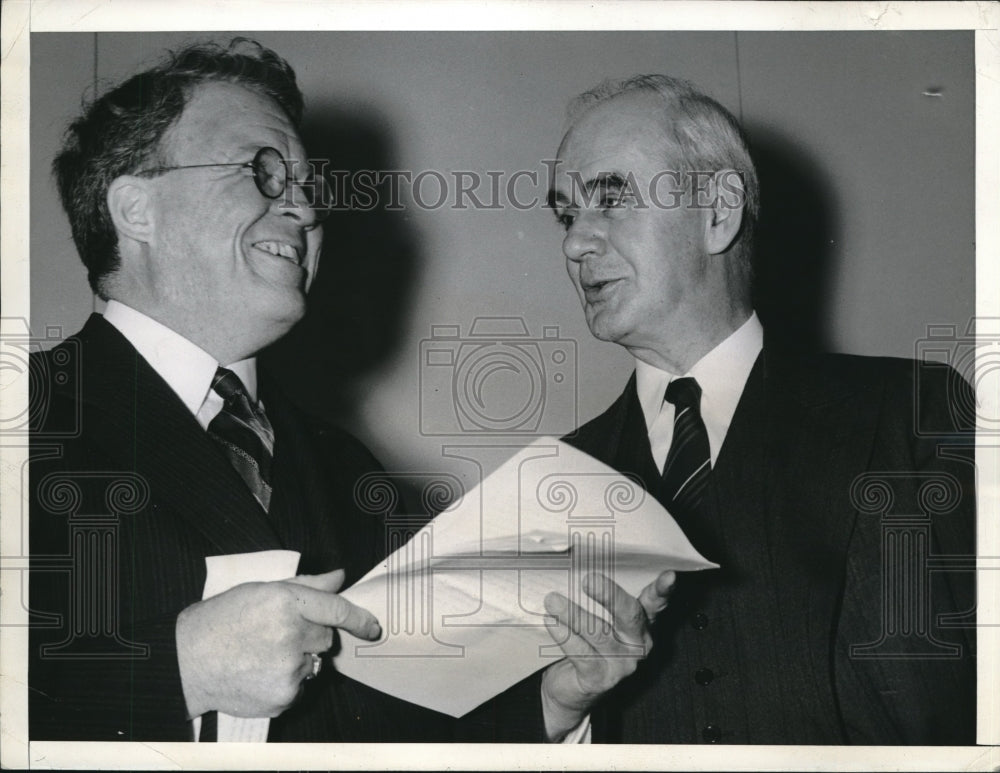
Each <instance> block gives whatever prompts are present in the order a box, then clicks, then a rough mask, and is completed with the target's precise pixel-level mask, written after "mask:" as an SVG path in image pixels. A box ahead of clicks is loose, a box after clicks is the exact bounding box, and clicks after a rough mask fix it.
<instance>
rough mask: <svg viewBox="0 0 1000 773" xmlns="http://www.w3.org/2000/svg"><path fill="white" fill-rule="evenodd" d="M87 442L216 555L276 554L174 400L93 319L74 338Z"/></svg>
mask: <svg viewBox="0 0 1000 773" xmlns="http://www.w3.org/2000/svg"><path fill="white" fill-rule="evenodd" d="M79 337H80V339H81V341H82V352H83V399H84V402H85V403H86V404H87V407H88V411H87V413H86V415H87V416H88V417H90V418H91V420H92V421H93V424H92V425H91V426H89V427H86V432H87V435H88V438H91V439H92V440H93V442H94V443H95V445H97V446H99V447H101V448H102V449H103V450H104V451H105V452H106V453H107V454H108V455H109V457H110V458H112V459H114V460H116V462H117V463H118V464H119V465H120V467H121V468H122V469H127V470H132V471H135V472H137V473H139V474H141V475H142V476H144V478H145V479H146V481H147V483H148V484H149V488H150V491H151V496H152V502H151V504H152V506H153V508H154V510H159V511H160V513H161V514H162V513H164V512H165V511H167V512H172V513H175V514H176V515H177V516H178V517H180V518H183V519H184V520H186V521H187V522H188V524H189V525H190V526H191V528H192V529H194V530H196V531H197V532H199V533H200V534H202V535H203V536H204V537H205V538H206V539H207V540H208V541H209V542H211V543H212V544H213V545H214V546H215V548H216V549H217V550H218V552H219V553H220V554H226V553H243V552H253V551H257V550H264V549H268V548H278V547H280V543H279V541H278V538H277V535H276V534H275V532H274V530H273V528H272V527H271V525H270V524H269V523H268V520H267V516H266V514H265V513H264V511H263V510H262V509H261V508H260V506H259V505H258V504H257V502H256V500H254V498H253V496H252V495H251V494H250V492H249V490H248V489H247V488H246V486H245V485H244V484H243V482H242V480H241V479H240V478H239V476H238V474H237V473H236V472H235V470H233V468H232V466H231V465H230V464H229V462H228V460H227V459H226V458H225V456H224V455H223V454H222V452H221V451H220V450H219V449H218V447H217V446H216V445H215V444H214V443H213V442H212V441H211V439H209V437H208V436H207V435H206V433H205V432H204V431H203V430H202V428H201V427H200V426H199V425H198V423H197V421H196V420H195V418H194V417H193V416H192V415H191V414H190V413H189V412H188V410H187V409H186V408H185V406H184V404H183V403H182V402H181V401H180V399H179V398H178V397H177V395H176V394H174V392H173V391H172V390H171V389H170V387H169V386H167V384H166V382H165V381H163V379H162V378H160V377H159V376H158V375H157V374H156V372H155V371H154V370H153V369H152V368H151V367H150V366H149V365H148V364H147V363H146V361H145V360H144V359H143V358H142V357H141V356H140V355H139V354H138V353H137V352H136V351H135V349H134V348H133V347H132V346H131V345H130V344H129V343H128V341H127V340H126V339H125V338H124V336H122V335H121V334H120V333H119V332H118V331H117V330H116V329H115V328H114V327H113V326H112V325H110V324H109V323H108V322H106V321H105V320H104V318H103V317H101V316H99V315H93V316H92V317H91V318H90V320H89V321H88V322H87V325H86V326H85V327H84V329H83V331H81V333H80V335H79Z"/></svg>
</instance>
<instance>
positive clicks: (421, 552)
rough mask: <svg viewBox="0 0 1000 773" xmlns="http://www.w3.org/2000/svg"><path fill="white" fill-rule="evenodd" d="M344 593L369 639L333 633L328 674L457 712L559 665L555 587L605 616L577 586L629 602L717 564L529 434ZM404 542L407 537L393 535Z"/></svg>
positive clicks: (613, 476) (646, 509) (635, 499)
mask: <svg viewBox="0 0 1000 773" xmlns="http://www.w3.org/2000/svg"><path fill="white" fill-rule="evenodd" d="M399 523H400V524H403V526H402V527H401V528H400V530H399V533H393V526H392V524H390V525H389V527H388V531H387V544H389V545H390V546H395V545H401V547H399V548H398V549H397V550H395V551H394V552H392V553H391V554H390V555H389V556H388V558H387V559H386V560H385V561H384V562H383V563H382V564H380V565H378V566H376V567H375V568H374V569H372V571H370V572H369V573H368V574H367V575H366V576H365V577H363V578H362V579H361V580H360V581H359V582H357V583H356V584H355V585H354V586H352V587H351V588H349V589H348V590H346V591H344V592H343V593H342V595H343V596H344V597H345V598H347V599H349V600H350V601H352V602H353V603H355V604H357V605H359V606H362V607H364V608H366V609H368V610H369V611H371V612H372V613H373V614H374V615H375V616H376V617H377V618H378V619H379V621H380V622H381V624H382V630H383V636H382V639H381V640H380V641H378V642H364V641H361V640H360V639H357V638H355V637H353V636H351V635H350V634H348V633H346V632H344V631H341V632H340V637H341V650H340V653H339V654H338V655H337V656H336V657H335V658H334V663H335V665H336V667H337V669H338V670H339V671H340V672H341V673H343V674H345V675H347V676H349V677H351V678H353V679H356V680H358V681H360V682H363V683H364V684H367V685H369V686H371V687H374V688H376V689H378V690H381V691H383V692H386V693H389V694H390V695H394V696H396V697H398V698H402V699H404V700H407V701H410V702H413V703H417V704H419V705H421V706H426V707H428V708H431V709H434V710H436V711H441V712H444V713H446V714H450V715H451V716H454V717H460V716H462V715H463V714H466V713H468V712H469V711H471V710H472V709H474V708H475V707H476V706H478V705H480V704H481V703H483V702H485V701H487V700H489V699H490V698H492V697H493V696H495V695H497V694H499V693H501V692H503V691H504V690H505V689H507V688H508V687H510V686H512V685H514V684H516V683H517V682H519V681H521V680H522V679H524V678H525V677H526V676H528V675H530V674H531V673H533V672H534V671H537V670H538V669H540V668H544V667H546V666H549V665H551V664H552V663H555V662H556V661H558V660H560V659H561V658H563V657H564V655H563V653H562V650H561V649H560V648H559V646H558V645H557V644H556V643H555V642H554V641H553V640H552V637H551V636H550V635H549V633H548V631H547V629H546V628H545V619H546V612H545V608H544V605H543V600H544V598H545V596H546V594H548V593H549V592H551V591H558V592H560V593H562V594H564V595H565V596H567V597H569V598H570V599H571V600H572V601H574V602H576V603H577V604H579V605H580V606H581V607H584V608H585V609H586V610H587V611H589V612H592V613H594V614H596V615H598V616H601V617H603V618H604V619H607V614H606V612H605V610H604V608H603V607H601V606H600V605H599V604H597V603H596V602H594V601H593V600H592V599H590V597H589V596H587V595H586V594H585V593H584V592H583V590H582V587H581V583H582V580H583V577H584V576H585V575H586V574H588V573H589V572H594V571H596V572H602V573H604V574H606V575H607V576H609V577H611V578H612V579H613V580H614V581H615V582H617V583H618V584H619V585H620V586H621V587H622V588H624V589H625V590H626V591H628V592H629V593H631V594H632V595H633V596H638V595H639V593H640V591H641V590H642V589H643V588H644V587H645V586H646V585H648V584H649V583H650V582H652V581H653V580H654V579H655V578H656V577H657V575H659V574H660V573H661V572H663V571H665V570H667V569H673V570H676V571H692V570H701V569H710V568H717V565H716V564H713V563H711V562H710V561H707V560H706V559H704V558H703V557H702V556H701V555H699V554H698V552H697V551H696V550H695V549H694V548H693V547H692V546H691V544H690V543H689V542H688V540H687V538H686V537H685V536H684V534H683V533H682V532H681V530H680V527H678V526H677V524H676V523H675V522H674V520H673V518H671V517H670V515H669V514H668V513H667V511H666V510H664V509H663V507H662V506H661V505H660V504H659V502H657V501H656V500H655V499H654V498H653V497H652V496H649V495H647V494H646V492H645V491H644V489H643V488H642V486H641V485H640V484H639V483H638V482H636V481H634V480H631V479H630V478H628V477H626V476H624V475H622V474H621V473H618V472H616V471H615V470H612V469H611V468H610V467H607V466H606V465H604V464H602V463H601V462H599V461H597V460H596V459H594V458H592V457H590V456H588V455H587V454H584V453H583V452H581V451H578V450H576V449H575V448H573V447H571V446H569V445H567V444H565V443H563V442H561V441H559V440H557V439H554V438H540V439H538V440H536V441H535V442H534V443H532V444H531V445H530V446H527V447H526V448H523V449H521V450H520V451H518V452H517V453H516V454H515V455H514V456H513V457H512V458H511V459H509V460H508V461H507V462H505V463H504V464H503V465H501V466H500V467H499V468H498V469H497V470H496V471H495V472H493V473H492V474H491V475H489V476H488V477H486V478H485V479H484V480H483V481H482V482H481V483H480V484H479V485H478V486H476V487H475V488H474V489H472V490H471V491H469V492H468V493H466V494H465V495H464V496H463V497H462V498H461V499H460V500H459V501H458V502H456V503H454V504H453V505H452V506H451V507H450V508H449V509H448V510H446V511H445V512H443V513H441V514H440V515H438V516H437V517H436V518H435V519H434V520H433V521H431V522H430V523H428V524H427V525H426V526H424V527H423V528H420V529H419V530H416V531H415V533H413V532H414V530H413V529H412V528H411V529H410V530H409V532H407V531H406V528H405V523H406V519H405V518H403V519H400V521H399ZM407 536H409V537H410V539H409V540H408V541H405V544H403V543H404V539H405V537H407Z"/></svg>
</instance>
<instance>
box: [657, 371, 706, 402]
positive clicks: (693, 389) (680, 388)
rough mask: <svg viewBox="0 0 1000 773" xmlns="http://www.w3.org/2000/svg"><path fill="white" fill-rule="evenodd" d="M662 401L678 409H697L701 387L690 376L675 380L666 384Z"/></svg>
mask: <svg viewBox="0 0 1000 773" xmlns="http://www.w3.org/2000/svg"><path fill="white" fill-rule="evenodd" d="M663 399H664V400H666V401H667V402H668V403H670V404H671V405H674V406H676V407H678V408H697V407H698V406H699V404H700V403H701V387H700V386H698V382H697V381H696V380H695V379H693V378H691V377H690V376H686V377H684V378H675V379H674V380H673V381H671V382H670V383H669V384H667V394H666V396H665V397H664V398H663Z"/></svg>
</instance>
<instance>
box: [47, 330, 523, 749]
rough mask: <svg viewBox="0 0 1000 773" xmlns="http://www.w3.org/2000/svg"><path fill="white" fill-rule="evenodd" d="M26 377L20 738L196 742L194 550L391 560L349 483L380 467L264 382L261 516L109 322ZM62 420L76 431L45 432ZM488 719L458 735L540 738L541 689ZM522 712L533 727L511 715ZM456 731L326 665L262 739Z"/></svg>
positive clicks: (364, 564) (303, 564)
mask: <svg viewBox="0 0 1000 773" xmlns="http://www.w3.org/2000/svg"><path fill="white" fill-rule="evenodd" d="M33 373H34V374H36V375H37V376H38V378H37V379H36V380H35V382H33V386H34V387H35V388H34V389H33V392H32V406H33V409H34V410H33V416H34V419H35V423H34V427H33V428H34V430H35V432H34V434H33V437H32V449H31V453H32V461H31V467H30V476H31V482H30V487H31V514H30V520H31V526H30V539H31V555H32V571H31V595H30V601H31V604H30V605H31V610H32V613H33V614H34V615H35V617H34V618H33V625H32V628H31V632H30V644H31V659H30V666H29V685H30V703H29V712H30V713H29V723H30V725H29V727H30V737H31V738H32V739H35V740H41V739H61V740H73V739H82V740H189V737H188V734H189V729H188V728H189V725H188V723H187V720H186V716H185V714H186V712H185V703H184V698H183V693H182V689H181V683H180V675H179V672H178V666H177V656H176V645H175V638H174V627H175V623H176V619H177V615H178V613H179V612H180V611H181V610H182V609H184V608H185V607H187V606H188V605H190V604H192V603H195V602H196V601H199V600H200V599H201V596H202V590H203V587H204V583H205V571H206V570H205V557H206V556H211V555H220V554H231V553H246V552H253V551H260V550H268V549H279V548H282V549H291V550H297V551H299V552H300V553H301V559H300V563H299V573H302V574H314V573H319V572H325V571H329V570H331V569H334V568H338V567H345V568H346V569H347V573H348V583H350V582H351V581H353V580H355V579H357V578H359V577H360V576H362V575H363V574H364V573H365V572H367V570H368V569H370V568H371V567H372V566H373V565H374V564H375V562H376V561H377V560H378V559H379V558H380V557H381V555H382V554H383V551H384V541H385V536H384V530H383V521H382V518H380V517H375V516H372V515H370V514H366V513H364V512H363V511H362V510H361V509H360V508H359V507H358V505H357V504H356V502H355V498H354V489H355V484H356V483H357V481H358V480H359V479H360V478H361V477H362V476H364V475H366V474H368V473H371V472H373V471H378V470H379V469H380V468H379V466H378V463H377V462H376V460H375V459H374V458H373V457H372V455H371V454H370V453H369V452H368V451H367V449H365V448H364V446H362V445H361V444H360V443H359V442H358V441H357V440H355V439H354V438H352V437H351V436H350V435H348V434H346V433H344V432H342V431H339V430H336V429H333V428H331V427H329V426H327V425H326V424H324V423H323V422H320V421H316V420H313V419H309V418H307V417H305V416H303V415H301V414H300V413H299V412H298V411H297V410H295V409H294V408H293V407H292V406H291V405H290V404H289V403H288V402H287V401H286V400H284V399H283V398H282V396H281V395H280V394H277V393H276V392H275V391H274V390H273V389H270V388H269V386H268V384H267V383H266V382H263V383H262V384H261V393H262V399H263V402H264V404H265V406H266V409H267V413H268V417H269V418H270V420H271V423H272V424H273V426H274V429H275V437H276V442H275V453H274V471H273V481H274V493H273V497H272V502H271V507H270V511H269V512H268V513H265V512H264V511H263V510H262V509H261V508H260V507H259V506H258V504H257V503H256V501H255V500H254V499H253V497H252V496H251V494H250V493H249V490H248V489H247V487H246V486H245V485H244V484H243V482H242V480H241V479H240V478H239V476H238V475H237V474H236V472H235V471H234V470H233V469H232V467H231V466H230V464H229V462H228V461H227V459H226V457H225V456H224V455H223V453H222V452H221V451H220V449H219V448H218V447H217V446H216V445H215V443H214V442H213V441H212V440H211V439H210V438H209V437H208V436H207V434H206V433H205V432H204V431H203V430H202V429H201V427H200V426H199V425H198V423H197V422H196V420H195V419H194V417H193V416H192V415H191V414H190V413H189V412H188V411H187V410H186V408H185V407H184V405H183V404H182V403H181V402H180V400H179V398H177V396H176V395H175V394H174V393H173V391H172V390H171V389H170V388H169V387H168V386H167V384H166V383H165V382H164V381H163V380H162V379H161V378H160V377H159V376H158V375H157V374H156V373H155V372H154V371H153V370H152V368H150V367H149V365H148V364H147V363H146V362H145V360H144V359H143V358H142V357H141V356H139V354H138V353H137V352H136V351H135V349H134V348H133V347H132V346H131V345H130V344H129V343H128V341H127V340H126V339H125V338H124V337H123V336H122V335H121V334H120V333H119V332H118V331H117V330H116V329H115V328H114V327H113V326H111V325H110V324H108V323H107V322H106V321H105V320H104V319H103V317H100V316H98V315H94V316H92V317H91V319H90V320H89V321H88V322H87V325H86V326H85V327H84V329H83V330H82V331H81V332H80V333H79V334H78V335H77V336H74V337H73V338H72V339H70V340H69V341H68V342H66V343H64V344H62V345H60V346H59V347H57V348H56V349H54V350H53V351H51V352H48V353H46V354H45V355H41V356H40V358H38V359H36V361H35V362H33ZM67 374H69V376H68V377H67ZM65 427H79V432H77V433H75V436H72V437H64V436H59V437H57V436H56V435H55V434H53V433H56V432H57V430H59V429H60V428H65ZM524 695H529V694H528V693H524ZM526 700H527V698H526ZM491 710H492V711H499V709H497V708H496V707H494V708H493V709H487V710H486V711H487V713H486V714H484V713H482V712H480V713H479V714H477V717H479V718H480V720H481V723H480V724H481V725H482V726H481V727H478V728H476V729H474V730H473V731H470V732H468V733H466V734H465V735H464V736H461V737H463V738H467V739H468V740H498V739H499V740H535V739H539V738H540V737H541V736H540V735H539V733H540V729H539V728H540V726H541V725H540V723H541V709H540V705H538V701H537V697H535V699H534V704H532V705H522V704H521V703H516V704H515V705H514V707H513V711H514V712H515V714H514V717H515V719H511V717H509V716H506V717H505V715H503V714H502V712H501V714H500V715H498V717H497V718H498V719H499V720H500V721H506V723H507V724H506V726H504V727H498V726H496V725H494V724H491V723H490V722H489V721H485V720H483V717H486V718H487V720H488V719H489V717H490V715H489V713H488V712H489V711H491ZM518 712H528V713H529V714H530V716H531V721H529V722H525V721H518V720H516V717H517V716H518ZM454 734H455V729H454V728H453V727H452V723H451V721H450V720H449V718H446V717H444V716H443V715H439V714H436V713H434V712H430V711H426V710H423V709H420V708H418V707H416V706H413V705H412V704H408V703H404V702H402V701H398V700H396V699H394V698H390V697H389V696H386V695H384V694H382V693H378V692H376V691H374V690H371V689H369V688H367V687H365V686H364V685H361V684H358V683H356V682H354V681H352V680H349V679H346V678H343V677H340V676H339V675H338V674H336V673H335V672H334V670H333V669H332V668H331V667H330V666H329V665H328V666H327V667H326V668H325V669H323V671H322V673H321V675H320V677H319V678H318V679H316V680H313V681H310V682H308V683H306V685H305V690H304V694H303V696H302V697H301V699H300V700H299V702H298V703H297V704H296V705H295V706H294V707H293V708H292V709H290V710H289V711H288V712H286V713H285V714H284V715H282V716H281V717H280V718H277V719H275V720H273V721H272V723H271V731H270V740H278V741H293V740H296V741H297V740H303V741H322V740H346V741H380V740H392V741H435V740H449V739H451V738H453V737H454ZM505 734H506V735H505ZM520 734H527V735H520Z"/></svg>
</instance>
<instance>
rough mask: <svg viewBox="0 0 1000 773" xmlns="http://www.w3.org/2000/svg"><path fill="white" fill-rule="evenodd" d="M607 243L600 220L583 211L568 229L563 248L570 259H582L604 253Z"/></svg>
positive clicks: (599, 255)
mask: <svg viewBox="0 0 1000 773" xmlns="http://www.w3.org/2000/svg"><path fill="white" fill-rule="evenodd" d="M605 244H606V241H605V233H604V230H603V226H602V225H601V223H600V221H599V220H598V219H597V217H591V216H590V213H588V212H586V211H583V212H580V214H579V215H578V216H577V217H576V219H575V220H574V221H573V223H572V225H570V227H569V229H568V230H567V231H566V236H565V237H564V238H563V244H562V248H563V254H564V255H565V256H566V258H567V259H568V260H573V261H581V260H583V259H584V258H586V257H587V256H596V257H601V256H602V255H604V250H605Z"/></svg>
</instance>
